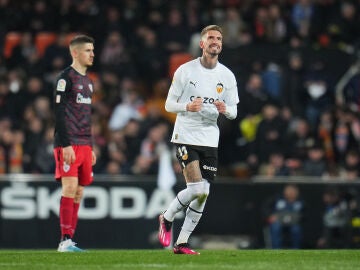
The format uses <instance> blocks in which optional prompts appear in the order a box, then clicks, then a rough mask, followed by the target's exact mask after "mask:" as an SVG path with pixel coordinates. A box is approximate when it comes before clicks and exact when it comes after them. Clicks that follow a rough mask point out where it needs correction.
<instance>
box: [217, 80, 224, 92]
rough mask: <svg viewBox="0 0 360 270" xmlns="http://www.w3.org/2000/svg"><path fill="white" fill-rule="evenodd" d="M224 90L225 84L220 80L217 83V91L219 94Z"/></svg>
mask: <svg viewBox="0 0 360 270" xmlns="http://www.w3.org/2000/svg"><path fill="white" fill-rule="evenodd" d="M223 90H224V85H223V84H222V83H220V82H219V83H218V84H217V85H216V92H217V93H218V94H220V93H221V92H222V91H223Z"/></svg>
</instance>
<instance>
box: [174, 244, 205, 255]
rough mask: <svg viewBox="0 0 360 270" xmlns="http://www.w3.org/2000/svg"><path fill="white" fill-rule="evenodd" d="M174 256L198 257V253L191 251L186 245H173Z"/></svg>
mask: <svg viewBox="0 0 360 270" xmlns="http://www.w3.org/2000/svg"><path fill="white" fill-rule="evenodd" d="M174 253H175V254H186V255H200V253H199V252H196V251H195V250H192V249H191V248H190V247H189V244H188V243H184V244H178V245H176V244H175V245H174Z"/></svg>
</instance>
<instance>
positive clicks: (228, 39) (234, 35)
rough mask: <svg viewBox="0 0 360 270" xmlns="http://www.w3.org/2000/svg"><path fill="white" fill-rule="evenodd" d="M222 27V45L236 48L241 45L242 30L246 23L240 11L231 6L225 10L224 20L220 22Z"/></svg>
mask: <svg viewBox="0 0 360 270" xmlns="http://www.w3.org/2000/svg"><path fill="white" fill-rule="evenodd" d="M220 26H221V27H222V29H223V35H224V40H223V44H224V46H227V47H229V48H236V47H238V46H240V45H242V43H243V40H242V32H243V31H244V30H245V28H246V25H245V23H244V22H243V20H242V18H241V15H240V13H239V12H238V11H237V10H236V9H235V8H233V7H231V8H228V9H227V10H226V17H225V20H224V21H223V22H222V23H221V24H220Z"/></svg>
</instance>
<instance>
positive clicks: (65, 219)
mask: <svg viewBox="0 0 360 270" xmlns="http://www.w3.org/2000/svg"><path fill="white" fill-rule="evenodd" d="M61 183H62V196H61V200H60V211H59V215H60V229H61V240H60V244H59V247H58V251H60V252H74V251H81V250H80V249H79V248H77V247H76V246H75V243H74V242H73V241H72V234H73V229H72V228H73V215H74V198H75V196H76V191H77V187H78V178H77V177H62V179H61Z"/></svg>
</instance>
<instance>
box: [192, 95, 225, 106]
mask: <svg viewBox="0 0 360 270" xmlns="http://www.w3.org/2000/svg"><path fill="white" fill-rule="evenodd" d="M197 98H198V97H197ZM194 99H195V96H191V97H190V101H193V100H194ZM202 99H203V103H204V104H213V103H214V102H215V101H216V100H218V99H215V98H212V97H203V98H202Z"/></svg>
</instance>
